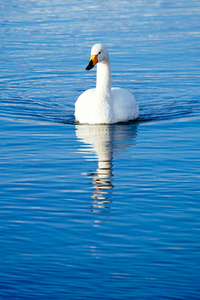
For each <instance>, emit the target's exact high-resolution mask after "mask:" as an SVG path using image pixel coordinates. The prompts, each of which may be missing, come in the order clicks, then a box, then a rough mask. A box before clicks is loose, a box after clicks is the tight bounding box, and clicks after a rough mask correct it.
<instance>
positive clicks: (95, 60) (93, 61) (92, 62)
mask: <svg viewBox="0 0 200 300" xmlns="http://www.w3.org/2000/svg"><path fill="white" fill-rule="evenodd" d="M96 63H98V55H91V57H90V62H89V64H88V66H87V67H86V70H87V71H89V70H91V69H92V68H93V67H94V66H95V65H96Z"/></svg>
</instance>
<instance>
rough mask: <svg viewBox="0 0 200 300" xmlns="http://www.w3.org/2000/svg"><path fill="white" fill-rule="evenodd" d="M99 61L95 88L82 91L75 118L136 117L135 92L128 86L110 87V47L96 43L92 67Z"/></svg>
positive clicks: (97, 120) (124, 119)
mask: <svg viewBox="0 0 200 300" xmlns="http://www.w3.org/2000/svg"><path fill="white" fill-rule="evenodd" d="M96 63H97V82H96V88H94V89H89V90H86V91H85V92H83V93H82V94H81V95H80V96H79V98H78V100H77V101H76V103H75V118H76V121H78V122H79V123H86V124H113V123H118V122H127V121H129V120H134V119H137V118H138V116H139V108H138V105H137V102H136V100H135V98H134V96H133V95H132V94H131V93H130V92H129V91H128V90H125V89H121V88H111V71H110V60H109V55H108V51H107V49H106V48H105V47H104V46H103V45H101V44H95V45H94V46H93V47H92V50H91V60H90V63H89V65H88V67H87V68H86V69H87V70H90V69H92V68H93V66H94V65H95V64H96Z"/></svg>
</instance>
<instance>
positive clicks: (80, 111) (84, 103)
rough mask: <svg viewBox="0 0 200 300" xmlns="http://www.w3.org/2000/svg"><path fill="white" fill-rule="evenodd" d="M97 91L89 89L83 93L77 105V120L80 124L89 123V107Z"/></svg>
mask: <svg viewBox="0 0 200 300" xmlns="http://www.w3.org/2000/svg"><path fill="white" fill-rule="evenodd" d="M94 92H95V89H89V90H86V91H85V92H83V93H82V94H81V95H80V96H79V97H78V99H77V101H76V103H75V114H74V115H75V118H76V121H78V122H80V123H87V120H88V115H89V109H88V108H89V107H90V106H91V103H92V100H93V99H94Z"/></svg>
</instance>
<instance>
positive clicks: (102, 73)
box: [96, 59, 111, 95]
mask: <svg viewBox="0 0 200 300" xmlns="http://www.w3.org/2000/svg"><path fill="white" fill-rule="evenodd" d="M96 92H97V93H99V94H105V95H108V94H109V95H110V93H111V71H110V60H109V59H108V61H106V62H101V63H98V64H97V82H96Z"/></svg>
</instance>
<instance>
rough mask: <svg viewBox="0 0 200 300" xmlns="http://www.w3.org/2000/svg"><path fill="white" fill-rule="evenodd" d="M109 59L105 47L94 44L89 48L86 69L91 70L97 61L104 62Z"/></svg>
mask: <svg viewBox="0 0 200 300" xmlns="http://www.w3.org/2000/svg"><path fill="white" fill-rule="evenodd" d="M108 60H109V55H108V51H107V49H106V47H105V46H104V45H102V44H95V45H94V46H93V47H92V49H91V57H90V62H89V64H88V66H87V67H86V70H87V71H89V70H91V69H92V68H93V67H94V66H95V65H96V64H97V63H100V62H106V61H108Z"/></svg>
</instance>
